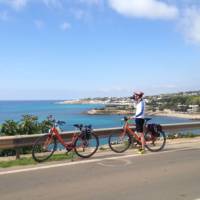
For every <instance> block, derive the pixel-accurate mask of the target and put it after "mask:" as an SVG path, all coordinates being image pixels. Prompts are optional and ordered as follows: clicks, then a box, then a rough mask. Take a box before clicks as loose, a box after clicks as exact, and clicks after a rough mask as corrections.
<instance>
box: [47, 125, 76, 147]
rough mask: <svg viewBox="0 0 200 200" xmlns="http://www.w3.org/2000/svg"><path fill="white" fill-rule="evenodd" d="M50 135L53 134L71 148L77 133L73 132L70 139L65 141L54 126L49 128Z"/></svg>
mask: <svg viewBox="0 0 200 200" xmlns="http://www.w3.org/2000/svg"><path fill="white" fill-rule="evenodd" d="M51 136H55V137H56V138H57V139H58V141H59V142H60V143H61V144H62V145H63V146H64V147H65V148H67V149H73V146H74V142H75V140H76V139H77V137H78V135H77V133H74V134H73V136H72V139H71V141H69V142H65V141H64V140H63V138H62V136H61V135H60V133H59V131H58V129H57V128H56V127H53V128H51Z"/></svg>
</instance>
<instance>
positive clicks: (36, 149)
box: [32, 120, 99, 162]
mask: <svg viewBox="0 0 200 200" xmlns="http://www.w3.org/2000/svg"><path fill="white" fill-rule="evenodd" d="M52 122H53V126H52V127H51V128H50V130H49V133H48V134H45V135H43V136H41V137H39V138H38V139H37V140H36V141H35V143H34V145H33V149H32V157H33V159H34V160H35V161H37V162H43V161H45V160H47V159H49V158H50V157H51V156H52V155H53V154H54V152H56V151H58V150H59V149H61V150H64V149H65V150H66V151H67V152H69V151H72V150H74V152H75V153H76V154H77V155H78V156H80V157H82V158H89V157H90V156H92V155H93V154H94V153H95V152H96V151H97V149H98V146H99V139H98V137H97V136H96V135H95V134H94V132H93V130H92V126H91V125H87V126H84V125H82V124H74V126H75V127H76V128H77V129H78V130H79V131H78V132H74V133H73V136H72V139H71V140H70V141H64V138H63V137H62V134H60V131H59V129H60V128H59V126H61V125H63V124H64V123H65V122H63V121H56V120H52Z"/></svg>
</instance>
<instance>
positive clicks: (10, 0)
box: [0, 0, 29, 10]
mask: <svg viewBox="0 0 200 200" xmlns="http://www.w3.org/2000/svg"><path fill="white" fill-rule="evenodd" d="M28 1H29V0H2V1H1V2H0V3H4V4H7V5H9V6H11V7H12V8H14V9H15V10H20V9H22V8H24V7H25V6H26V5H27V3H28Z"/></svg>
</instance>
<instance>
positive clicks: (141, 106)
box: [131, 91, 145, 154]
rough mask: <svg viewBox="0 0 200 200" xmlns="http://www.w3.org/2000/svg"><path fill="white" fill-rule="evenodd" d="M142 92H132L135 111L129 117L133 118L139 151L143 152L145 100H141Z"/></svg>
mask: <svg viewBox="0 0 200 200" xmlns="http://www.w3.org/2000/svg"><path fill="white" fill-rule="evenodd" d="M143 95H144V93H143V92H141V91H137V92H134V93H133V97H132V99H134V101H135V103H136V104H135V107H136V112H135V115H134V116H133V117H131V119H135V123H136V131H137V133H138V134H139V135H140V137H141V143H142V147H141V148H140V149H139V153H141V154H143V153H145V139H144V132H143V126H144V117H145V101H144V100H143V98H142V97H143Z"/></svg>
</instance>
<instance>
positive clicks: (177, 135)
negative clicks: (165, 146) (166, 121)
mask: <svg viewBox="0 0 200 200" xmlns="http://www.w3.org/2000/svg"><path fill="white" fill-rule="evenodd" d="M194 137H199V135H198V134H194V133H191V132H188V133H170V134H168V135H167V138H168V139H178V138H194Z"/></svg>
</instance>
